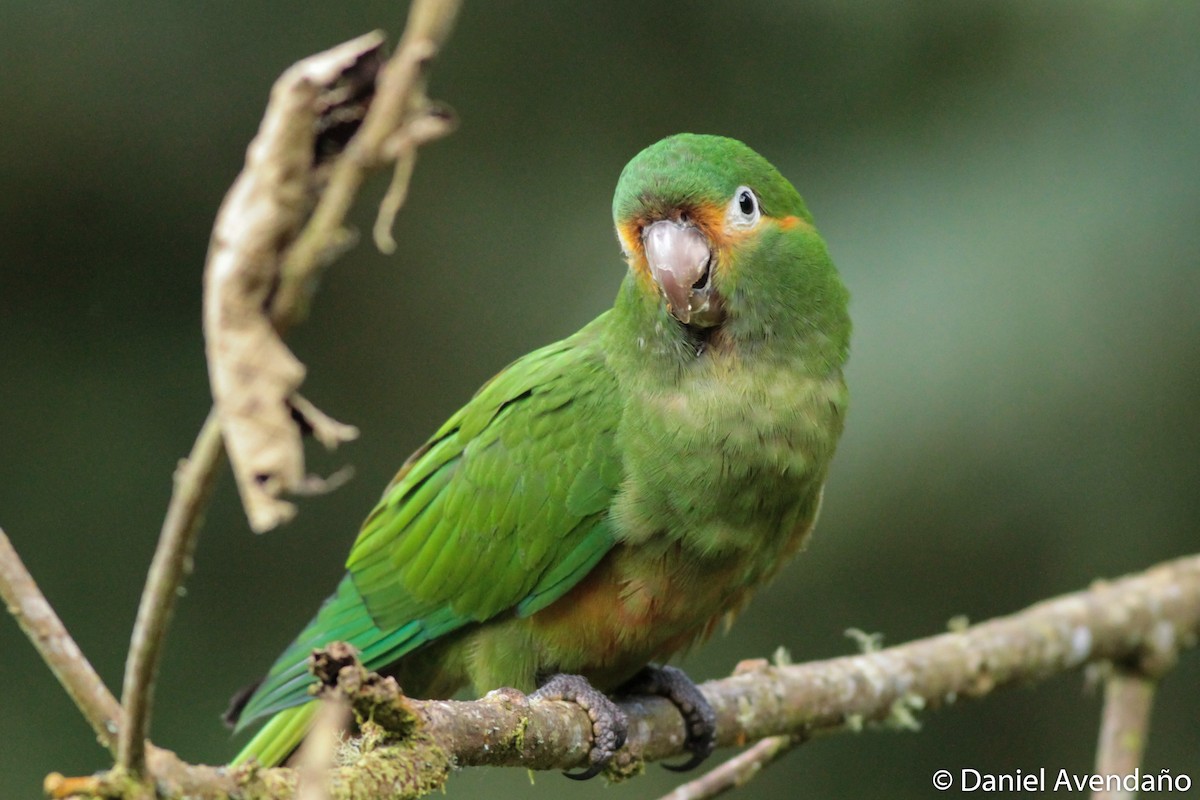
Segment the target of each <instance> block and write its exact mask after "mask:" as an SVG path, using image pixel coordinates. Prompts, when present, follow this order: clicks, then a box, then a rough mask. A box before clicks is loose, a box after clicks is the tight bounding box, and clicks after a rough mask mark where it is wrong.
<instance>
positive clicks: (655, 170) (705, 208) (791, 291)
mask: <svg viewBox="0 0 1200 800" xmlns="http://www.w3.org/2000/svg"><path fill="white" fill-rule="evenodd" d="M613 219H614V222H615V223H616V227H617V236H618V238H619V239H620V241H621V247H622V250H623V252H624V254H625V257H626V259H627V260H628V262H629V265H630V268H631V270H632V271H633V273H634V274H635V275H636V276H637V277H638V278H639V281H640V283H641V285H642V286H643V288H644V290H646V291H649V292H657V293H658V295H659V296H660V297H661V299H662V302H663V303H664V304H665V308H666V309H667V311H669V312H670V314H671V316H673V317H674V318H675V319H676V320H678V321H679V322H680V323H682V324H683V325H684V326H685V327H687V328H689V329H691V330H693V331H703V330H704V329H709V328H713V327H715V326H718V325H722V324H723V323H725V322H726V321H732V319H731V318H732V317H736V316H738V315H739V314H744V313H757V314H758V316H759V317H760V318H761V316H762V313H759V312H761V311H762V309H757V310H756V309H753V308H749V307H748V305H747V304H746V303H745V302H743V301H744V300H745V298H746V297H747V296H753V295H755V294H757V296H758V297H760V298H762V299H764V300H766V299H767V298H768V297H769V298H772V299H773V300H774V301H775V302H776V305H777V306H779V307H781V308H782V306H780V305H779V304H780V303H783V304H786V303H787V301H788V300H789V299H790V298H792V297H793V296H794V295H795V294H796V293H797V292H800V291H804V288H803V286H802V285H801V284H802V282H803V281H804V276H803V275H801V274H800V273H803V272H806V271H809V268H811V267H813V266H819V269H820V271H822V272H824V273H827V274H828V277H832V279H833V281H834V282H835V283H836V284H837V287H838V289H839V290H840V291H842V292H843V293H844V290H841V289H840V282H838V281H837V279H836V275H835V274H834V273H833V270H832V265H831V264H829V262H828V258H827V256H826V255H825V252H824V245H823V243H821V240H820V237H819V236H817V234H816V231H815V230H814V229H813V226H812V218H811V217H810V216H809V213H808V209H807V208H806V207H805V205H804V201H803V200H802V199H801V197H800V195H799V193H797V192H796V190H795V188H793V186H792V184H791V183H789V182H788V181H787V179H785V178H784V177H783V176H782V175H780V174H779V172H778V171H777V170H776V169H775V168H774V167H773V166H771V164H770V163H769V162H768V161H767V160H766V159H765V158H763V157H762V156H760V155H759V154H758V153H756V152H754V151H753V150H751V149H750V148H749V147H747V146H746V145H744V144H742V143H741V142H739V141H737V140H736V139H728V138H725V137H722V136H704V135H698V134H691V133H682V134H678V135H675V136H670V137H668V138H666V139H663V140H662V141H660V142H657V143H656V144H653V145H651V146H650V147H648V148H646V149H645V150H643V151H642V152H641V153H639V154H638V155H637V156H636V157H635V158H634V159H633V160H632V161H630V162H629V164H628V165H627V166H626V167H625V169H624V171H623V172H622V173H621V178H620V180H619V181H618V183H617V190H616V195H615V197H614V198H613ZM806 250H814V251H818V250H819V255H817V254H816V253H815V252H814V255H816V256H817V257H816V258H815V259H810V258H808V257H807V256H805V255H804V251H806ZM804 262H812V263H807V264H806V263H804ZM816 262H820V263H819V265H818V264H816ZM789 273H795V274H789ZM755 286H763V287H764V288H766V289H767V290H768V291H766V292H757V293H755V292H754V291H753V287H755ZM748 287H749V294H747V288H748ZM739 303H741V304H742V307H739ZM842 303H843V305H844V297H843V298H842ZM760 305H761V303H760ZM764 313H765V312H764Z"/></svg>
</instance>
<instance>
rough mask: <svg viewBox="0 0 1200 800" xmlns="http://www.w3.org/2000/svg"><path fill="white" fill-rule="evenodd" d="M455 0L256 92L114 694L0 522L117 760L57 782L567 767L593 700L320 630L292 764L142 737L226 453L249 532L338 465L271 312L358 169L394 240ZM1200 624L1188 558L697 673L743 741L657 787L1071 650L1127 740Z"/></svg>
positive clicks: (624, 769)
mask: <svg viewBox="0 0 1200 800" xmlns="http://www.w3.org/2000/svg"><path fill="white" fill-rule="evenodd" d="M458 8H459V2H458V0H414V2H413V4H412V6H411V8H410V12H409V18H408V24H407V27H406V29H405V33H404V35H403V38H402V39H401V41H400V43H399V46H398V48H397V51H396V54H395V55H394V56H393V57H392V58H391V59H388V60H387V61H386V62H385V60H384V58H383V56H382V46H383V38H382V35H381V34H378V33H371V34H367V35H365V36H362V37H359V38H358V39H355V40H353V41H351V42H347V43H345V44H343V45H340V46H338V47H336V48H333V49H332V50H329V51H327V52H325V53H321V54H318V55H316V56H313V57H311V58H309V59H305V60H303V61H301V62H299V63H298V64H296V65H295V66H293V67H292V68H290V69H289V70H288V71H287V72H286V73H285V74H284V75H283V76H282V77H281V78H280V80H279V81H278V82H277V83H276V85H275V87H274V88H273V90H272V95H271V102H270V104H269V106H268V109H267V112H266V115H265V116H264V119H263V123H262V126H261V127H260V130H259V133H258V135H257V136H256V137H255V140H254V141H253V142H252V143H251V146H250V148H249V150H248V152H247V159H246V168H245V170H244V171H243V173H242V174H241V175H240V176H239V177H238V180H237V181H236V182H235V184H234V186H233V187H232V188H231V190H230V193H229V195H228V196H227V197H226V200H225V202H224V203H223V205H222V208H221V211H220V213H219V215H218V219H217V223H216V225H215V227H214V232H213V239H212V244H211V246H210V251H209V257H208V261H207V265H206V269H205V313H204V327H205V337H206V343H207V356H208V362H209V374H210V379H211V382H212V389H213V397H214V407H213V411H212V413H210V415H209V417H208V419H207V421H206V422H205V424H204V426H203V428H202V429H201V431H200V433H199V435H198V437H197V439H196V443H195V445H194V447H193V450H192V453H191V454H190V455H189V457H188V458H187V459H186V460H185V461H183V462H181V464H180V467H179V469H178V470H177V472H176V475H175V487H174V492H173V495H172V498H171V501H170V504H169V506H168V511H167V515H166V518H165V520H164V522H163V527H162V531H161V534H160V539H159V545H158V548H157V550H156V552H155V556H154V559H153V562H152V564H151V568H150V574H149V576H148V578H147V583H146V587H145V590H144V592H143V596H142V599H141V603H140V605H139V609H138V615H137V621H136V623H135V628H134V632H133V636H132V640H131V644H130V650H129V656H128V660H127V664H126V672H125V679H124V686H123V692H122V702H121V703H120V704H118V702H117V700H116V699H115V698H114V697H113V696H112V695H111V693H109V691H108V689H107V688H106V687H105V686H104V684H103V683H102V682H101V680H100V679H99V677H98V676H97V675H96V673H95V671H94V670H93V669H92V668H91V666H90V665H89V664H88V662H87V660H86V659H85V658H84V656H83V654H82V653H81V652H80V651H79V648H78V647H77V646H76V645H75V643H74V642H73V641H72V640H71V638H70V636H69V635H68V633H67V631H66V630H65V628H64V627H63V625H62V623H61V622H60V621H59V620H58V618H57V617H56V616H55V614H54V612H53V610H52V609H51V608H50V606H49V604H48V603H47V602H46V600H45V598H44V597H42V595H41V594H40V592H39V591H38V589H37V586H36V584H35V583H34V581H33V579H32V577H31V576H30V575H29V574H28V572H27V571H26V570H25V568H24V566H23V565H22V564H21V562H20V559H19V558H18V556H17V554H16V552H15V550H14V549H13V548H12V546H11V543H10V542H9V541H8V539H7V537H5V536H4V534H3V532H2V531H0V595H2V596H3V597H4V600H5V602H6V604H7V606H8V608H9V611H10V613H12V615H13V616H14V617H15V618H16V619H17V621H18V623H19V624H20V625H21V627H22V629H23V630H24V631H25V633H26V634H27V635H28V637H29V638H30V640H31V641H32V642H33V643H34V645H35V647H36V648H37V649H38V651H39V652H40V653H41V655H42V657H43V659H44V660H45V661H46V662H47V664H48V665H49V666H50V668H51V670H52V671H53V672H54V674H55V675H56V677H57V678H58V679H59V681H60V682H61V683H62V684H63V686H64V688H65V689H66V691H67V692H68V694H69V695H70V696H71V697H72V699H73V700H74V701H75V703H76V705H77V706H78V707H79V708H80V710H81V712H82V713H83V715H84V717H85V718H86V719H87V720H88V722H89V723H90V724H91V726H92V728H93V729H94V730H95V732H96V735H97V738H98V740H99V741H100V743H101V744H102V745H104V746H105V747H107V748H109V749H110V750H111V751H113V754H114V756H115V757H116V767H115V768H114V769H113V770H111V771H109V772H105V773H101V774H99V775H95V776H91V777H87V778H63V777H62V776H59V775H51V776H49V777H48V778H47V783H46V789H47V792H48V793H49V794H51V795H52V796H55V797H106V798H135V797H136V798H143V797H149V796H152V795H154V796H158V797H164V798H174V797H179V798H182V797H185V796H186V797H189V798H222V799H228V798H260V797H261V798H267V797H270V798H292V797H298V796H303V797H304V798H306V799H307V798H309V797H320V798H323V797H328V798H330V800H336V798H343V797H356V798H360V797H383V796H388V797H417V796H420V795H422V794H425V793H428V792H429V791H432V790H433V789H436V788H438V787H440V786H442V785H443V784H444V782H445V780H446V777H447V775H448V774H449V771H450V769H451V767H452V766H471V765H483V764H490V765H512V766H524V767H527V768H531V769H568V768H572V767H575V766H578V765H580V764H581V763H582V761H583V760H584V758H585V757H586V752H587V749H588V747H589V732H590V730H591V723H590V720H588V719H587V717H586V715H585V714H584V713H583V712H582V711H580V709H578V708H577V707H575V706H573V705H571V704H567V703H560V702H530V701H529V700H528V699H527V698H525V697H524V696H523V695H520V694H519V693H516V692H513V691H511V690H499V691H497V692H493V693H491V694H490V695H488V696H487V697H486V698H483V699H482V700H479V701H475V702H471V703H455V702H450V701H417V700H410V699H408V698H406V697H404V696H403V695H402V694H401V693H400V690H399V687H397V686H396V685H395V683H394V682H391V681H389V680H385V679H380V678H378V676H374V675H370V674H368V673H366V672H365V671H364V670H363V669H362V667H361V665H360V664H358V662H357V660H356V659H355V658H354V656H353V654H352V653H347V652H345V651H344V650H342V649H339V648H337V647H330V648H327V649H326V651H324V653H323V655H322V658H321V659H318V660H317V661H316V662H315V664H314V671H315V674H317V675H318V677H319V678H320V679H321V681H322V685H323V686H324V688H323V690H322V691H323V693H324V695H325V696H326V697H327V698H329V699H330V701H331V702H330V703H329V704H328V705H329V709H328V713H326V714H323V715H322V716H321V719H322V720H323V722H322V723H321V724H320V725H319V726H318V731H317V735H315V736H313V737H311V739H310V741H309V742H308V744H306V746H305V748H304V750H303V752H302V756H301V763H300V768H299V769H287V768H276V769H259V768H257V767H241V768H238V769H232V770H231V769H227V768H224V767H207V766H201V765H189V764H186V763H184V762H182V761H180V760H179V759H178V758H177V757H176V756H175V755H174V754H173V753H171V752H169V751H166V750H162V749H160V748H156V747H154V746H153V745H151V744H149V742H148V741H147V740H146V736H147V731H148V726H149V720H150V714H151V710H152V701H153V690H154V683H155V677H156V674H157V670H158V665H159V661H160V654H161V650H162V643H163V640H164V637H165V633H166V629H167V627H168V624H169V621H170V617H171V613H172V611H173V608H174V601H175V598H176V596H177V594H178V588H179V587H180V586H181V585H182V582H183V580H184V579H185V577H186V575H187V573H188V572H189V571H190V569H191V560H192V553H193V552H194V549H195V544H196V539H197V535H198V532H199V528H200V520H201V516H202V513H203V509H204V507H205V506H206V504H207V501H208V496H209V493H210V491H211V488H212V485H213V483H214V481H215V479H216V475H217V472H218V470H219V467H220V464H221V454H222V452H228V455H229V459H230V463H231V465H232V467H233V473H234V477H235V479H236V480H237V484H238V489H239V492H240V494H241V497H242V501H243V504H244V506H245V509H246V513H247V518H248V519H249V521H250V525H251V527H252V528H253V529H255V530H256V531H265V530H268V529H270V528H273V527H275V526H277V525H278V524H280V523H282V522H284V521H287V520H288V519H290V518H291V517H292V516H293V515H294V514H295V507H294V506H293V505H292V504H291V503H290V502H288V501H287V500H286V499H284V498H285V495H288V494H301V493H305V492H315V491H323V490H326V489H328V488H330V487H331V486H332V485H334V484H336V482H337V476H334V478H331V479H321V478H318V477H316V476H312V475H309V474H307V471H306V469H305V465H304V454H303V448H302V440H303V437H304V435H305V434H312V435H313V437H314V438H316V439H317V440H318V441H320V442H322V443H323V444H324V445H326V446H327V447H331V448H332V447H335V446H337V445H338V444H340V443H342V442H345V441H349V440H350V439H352V438H354V437H355V436H356V435H357V431H356V430H355V429H354V428H353V427H352V426H349V425H344V424H342V423H339V422H336V421H335V420H333V419H332V418H330V417H328V416H326V415H325V414H324V413H323V412H321V411H320V410H319V409H317V408H316V407H315V406H314V405H313V404H312V403H311V402H309V401H308V400H306V399H305V398H304V397H303V396H301V395H300V394H299V391H298V390H299V387H300V385H301V383H302V382H303V379H304V372H305V368H304V365H303V364H302V363H301V362H300V361H299V360H298V359H297V358H296V357H295V356H294V355H293V354H292V353H291V351H290V350H289V349H288V348H287V346H286V345H285V344H284V343H283V341H282V334H283V333H284V332H285V331H286V330H287V329H288V328H289V327H290V326H291V325H293V324H295V323H296V322H298V321H300V320H301V319H303V317H304V316H305V314H306V311H307V308H308V303H309V300H310V295H311V293H312V292H313V290H314V286H315V283H316V279H317V277H318V276H319V275H320V274H321V272H322V271H323V270H324V268H325V267H326V266H327V265H328V264H329V263H330V261H331V260H332V258H333V257H334V256H335V255H336V254H337V253H338V252H340V251H341V250H342V249H344V248H345V246H346V245H347V243H348V242H350V241H351V240H352V239H353V236H352V234H351V233H350V232H348V231H347V230H346V229H345V228H344V219H345V216H346V213H347V212H348V210H349V207H350V204H351V203H352V202H353V199H354V197H355V195H356V194H357V191H358V189H359V188H360V186H361V184H362V182H363V180H364V178H365V176H366V174H367V173H368V172H369V171H370V170H373V169H377V168H379V167H381V166H386V165H391V166H392V168H393V178H392V183H391V186H390V187H389V189H388V191H387V194H386V196H385V197H384V200H383V202H382V203H381V206H380V210H379V215H378V218H377V221H376V224H375V227H374V238H375V241H376V243H377V246H379V247H380V249H382V250H385V251H388V252H390V251H392V250H393V249H394V248H395V242H394V241H393V240H392V237H391V233H390V230H391V225H392V220H393V218H394V216H395V214H396V212H397V211H398V210H399V208H400V206H401V205H402V203H403V201H404V197H405V194H406V192H407V187H408V183H409V179H410V177H411V174H412V169H413V164H414V160H415V157H416V151H417V148H418V147H419V146H420V145H422V144H424V143H426V142H429V141H432V140H434V139H436V138H439V137H441V136H443V135H445V134H446V133H448V132H449V131H450V130H451V129H452V128H453V117H452V115H451V114H450V113H449V112H448V111H447V110H446V109H445V108H444V107H443V106H441V105H439V104H436V103H434V102H432V101H430V100H429V98H428V97H427V95H426V93H425V75H426V70H427V67H428V65H429V64H430V63H431V61H432V59H433V58H434V57H435V56H436V55H437V53H438V52H439V51H440V50H441V48H442V46H443V44H444V43H445V41H446V39H447V37H448V36H449V33H450V30H451V28H452V26H453V23H454V20H455V18H456V16H457V12H458ZM1198 634H1200V556H1193V557H1189V558H1184V559H1179V560H1176V561H1173V562H1169V563H1166V564H1163V565H1160V566H1158V567H1155V568H1153V569H1151V570H1149V571H1147V572H1145V573H1143V574H1141V575H1135V576H1131V577H1127V578H1123V579H1121V580H1119V581H1115V582H1113V583H1111V584H1099V585H1097V586H1094V587H1092V588H1091V589H1089V590H1087V591H1083V592H1079V593H1076V594H1073V595H1067V596H1065V597H1062V598H1058V599H1056V600H1051V601H1046V602H1044V603H1040V604H1038V605H1035V606H1033V607H1031V608H1029V609H1026V610H1025V611H1023V612H1020V613H1018V614H1014V615H1012V616H1010V617H1005V618H1001V619H997V620H993V621H990V622H986V623H983V624H980V625H976V626H974V627H970V628H965V629H963V630H957V631H953V632H951V633H947V634H942V635H940V636H935V637H932V638H929V639H924V640H920V641H917V642H912V643H909V644H906V645H902V646H898V647H892V648H889V649H886V650H878V651H875V652H866V653H863V654H861V655H858V656H850V657H845V658H839V659H832V660H829V661H822V662H816V663H811V664H805V665H796V666H791V665H786V666H785V665H777V666H771V665H770V664H768V663H767V662H766V661H750V662H744V663H743V664H742V665H739V669H738V671H737V672H736V673H735V675H734V676H733V677H731V678H727V679H725V680H721V681H714V682H710V683H708V684H705V685H704V687H703V690H704V692H705V694H706V696H707V697H708V698H709V700H710V702H711V703H712V704H713V706H714V708H715V709H716V711H717V714H718V741H719V743H720V744H721V745H723V746H734V745H736V746H740V745H744V744H746V743H748V742H752V741H758V744H756V745H755V746H753V747H751V748H750V749H748V750H746V751H745V752H743V753H742V754H740V755H738V756H736V757H734V758H733V759H731V760H730V761H729V762H727V763H725V764H723V765H720V766H718V767H717V768H715V769H714V770H713V771H712V772H710V773H709V774H707V775H704V776H702V777H700V778H698V779H696V780H694V781H692V782H690V783H688V784H685V785H684V786H681V787H680V788H679V789H677V790H676V791H675V792H673V793H672V794H671V795H670V797H673V798H676V800H685V799H686V800H698V798H705V797H712V796H715V795H717V794H719V793H722V792H724V791H728V790H729V789H732V788H735V787H736V786H739V785H741V784H742V783H744V782H745V781H747V780H749V779H751V778H752V777H753V776H754V775H755V774H757V773H758V772H759V771H760V770H761V769H762V768H763V767H765V766H766V765H768V764H769V763H771V762H773V761H774V760H776V759H778V758H779V757H781V756H782V755H784V754H785V753H787V752H788V751H790V750H791V749H792V748H794V747H795V746H796V745H798V744H799V743H801V742H803V741H806V740H807V739H808V738H811V737H813V736H816V735H822V734H826V733H830V732H834V731H847V730H858V729H860V728H861V727H862V726H863V725H864V724H867V723H878V724H880V725H884V726H892V727H906V726H912V725H913V715H914V713H915V712H916V711H918V710H920V709H923V708H926V707H930V706H937V705H942V704H948V703H952V702H954V701H955V700H956V699H958V698H964V697H971V698H974V697H982V696H984V695H986V694H988V693H989V692H991V691H992V690H993V689H994V688H997V687H1000V686H1005V685H1009V684H1012V683H1017V682H1029V681H1036V680H1040V679H1042V678H1045V677H1047V676H1049V675H1052V674H1054V673H1057V672H1061V671H1064V670H1068V669H1075V668H1078V667H1080V666H1082V665H1084V664H1097V663H1106V662H1113V663H1115V664H1116V665H1117V666H1115V667H1113V670H1112V674H1111V676H1110V677H1109V682H1108V686H1107V691H1106V701H1105V711H1104V719H1103V725H1102V729H1101V737H1100V744H1099V747H1098V760H1097V770H1098V771H1102V772H1116V771H1122V770H1131V769H1133V768H1134V767H1136V766H1137V764H1138V763H1139V761H1140V758H1141V754H1142V750H1143V748H1144V742H1145V737H1146V732H1147V730H1148V726H1149V713H1150V707H1151V702H1152V698H1153V686H1154V681H1155V680H1156V679H1157V678H1158V676H1160V675H1161V674H1163V673H1164V672H1165V671H1166V670H1168V669H1169V668H1170V666H1171V665H1172V664H1173V663H1174V659H1175V657H1176V654H1177V652H1178V651H1179V649H1181V648H1183V647H1190V646H1193V645H1194V644H1195V643H1196V639H1197V635H1198ZM347 706H349V707H351V708H353V709H354V711H355V713H356V715H357V716H358V717H359V718H360V720H373V722H366V723H364V724H363V725H362V726H361V727H362V731H363V734H364V735H363V737H362V739H361V741H360V742H358V744H357V745H356V746H355V748H353V749H347V748H343V750H342V752H341V753H340V754H339V755H338V758H337V759H336V760H335V759H334V758H333V757H332V755H331V754H330V753H329V748H330V742H332V741H334V740H335V738H336V737H335V736H334V732H335V730H336V728H337V727H338V720H339V719H340V718H341V716H342V715H344V714H345V709H346V707H347ZM623 707H624V710H625V711H626V713H627V715H628V716H629V718H630V721H631V726H630V729H631V734H630V739H629V741H628V742H627V744H626V747H625V748H624V749H623V750H622V752H621V753H620V754H619V755H618V758H617V759H616V763H615V764H614V765H613V767H612V768H611V770H610V777H614V778H619V777H625V776H628V775H630V774H632V773H634V772H636V771H637V770H638V768H639V767H640V765H641V764H642V763H643V762H646V761H655V760H659V759H663V758H670V757H674V756H676V755H678V754H679V753H680V748H681V744H682V742H683V728H682V722H681V720H680V719H679V716H678V714H677V712H676V711H675V709H674V708H673V707H672V706H671V705H670V704H668V703H667V702H666V701H663V700H658V699H633V700H630V701H628V702H626V703H625V704H624V706H623Z"/></svg>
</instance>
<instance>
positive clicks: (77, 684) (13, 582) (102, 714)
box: [0, 530, 121, 755]
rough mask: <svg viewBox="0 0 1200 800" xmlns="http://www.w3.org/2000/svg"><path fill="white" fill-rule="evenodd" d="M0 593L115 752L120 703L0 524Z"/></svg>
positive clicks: (75, 700)
mask: <svg viewBox="0 0 1200 800" xmlns="http://www.w3.org/2000/svg"><path fill="white" fill-rule="evenodd" d="M0 597H3V598H4V604H5V605H6V606H8V613H10V614H12V615H13V617H14V618H16V620H17V624H18V625H20V626H21V630H22V631H24V632H25V635H26V636H28V637H29V641H31V642H33V646H34V647H35V648H37V651H38V653H39V654H40V655H41V657H42V660H44V661H45V662H46V665H47V666H49V667H50V671H51V672H53V673H54V677H56V678H58V682H59V683H60V684H62V687H63V688H64V689H66V691H67V694H68V695H69V696H70V697H71V699H72V700H73V701H74V702H75V706H76V707H77V708H78V709H79V710H80V711H81V712H82V713H83V716H84V718H85V719H86V720H87V721H88V724H90V725H91V726H92V730H94V731H95V732H96V738H97V739H98V740H99V741H100V744H102V745H104V746H105V747H107V748H108V749H109V750H111V751H113V753H114V755H115V753H116V749H117V748H116V734H117V729H118V727H119V723H120V720H121V706H120V705H119V704H118V703H117V700H116V698H114V697H113V696H112V693H111V692H109V691H108V687H107V686H105V685H104V681H102V680H100V676H99V675H97V674H96V670H94V669H92V665H91V663H89V662H88V660H87V659H86V658H85V657H84V655H83V653H82V652H81V651H80V649H79V646H78V645H76V644H75V640H74V639H72V638H71V634H69V633H67V629H66V627H65V626H64V625H63V624H62V620H60V619H59V618H58V615H57V614H55V613H54V609H53V608H51V607H50V604H49V603H48V602H46V598H45V597H44V596H43V595H42V592H41V590H40V589H38V586H37V583H35V582H34V580H33V576H32V575H30V574H29V571H28V570H26V569H25V565H24V564H23V563H21V558H20V556H18V555H17V551H16V550H14V549H13V546H12V542H10V541H9V540H8V536H6V535H5V533H4V531H3V530H0Z"/></svg>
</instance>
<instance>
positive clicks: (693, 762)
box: [662, 745, 712, 772]
mask: <svg viewBox="0 0 1200 800" xmlns="http://www.w3.org/2000/svg"><path fill="white" fill-rule="evenodd" d="M685 746H686V745H685ZM710 753H712V750H709V751H708V753H694V754H693V755H692V757H691V758H689V759H688V760H687V761H685V762H683V763H682V764H663V765H662V766H663V769H669V770H671V772H689V771H691V770H693V769H695V768H696V767H698V766H700V765H701V764H703V763H704V760H705V759H706V758H708V756H709V754H710Z"/></svg>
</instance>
